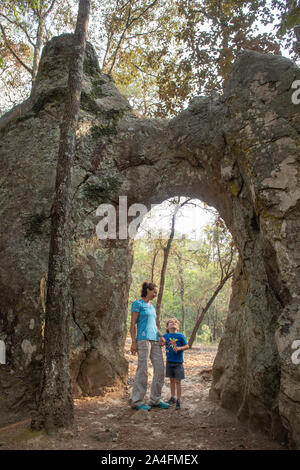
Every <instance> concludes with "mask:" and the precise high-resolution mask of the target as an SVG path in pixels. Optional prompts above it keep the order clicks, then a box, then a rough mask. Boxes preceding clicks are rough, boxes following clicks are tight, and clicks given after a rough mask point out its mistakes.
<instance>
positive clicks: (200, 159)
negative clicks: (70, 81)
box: [0, 35, 300, 448]
mask: <svg viewBox="0 0 300 470" xmlns="http://www.w3.org/2000/svg"><path fill="white" fill-rule="evenodd" d="M71 48H72V36H70V35H64V36H60V37H57V38H53V39H52V40H51V41H50V42H49V43H48V44H47V46H46V47H45V49H44V51H43V56H42V58H41V62H40V69H39V73H38V77H37V80H36V85H35V89H34V90H33V93H32V96H31V97H30V99H29V100H27V102H26V103H24V104H23V105H21V106H20V107H18V108H17V109H15V110H13V111H12V112H11V113H9V114H8V115H6V116H5V117H4V118H2V120H1V121H0V129H1V130H0V132H1V142H0V165H1V175H3V176H2V181H1V184H0V192H1V197H0V212H1V239H0V251H1V264H0V339H2V340H4V341H5V342H6V346H7V364H6V365H0V390H1V402H0V422H1V424H3V423H5V422H9V421H12V420H13V419H16V418H18V417H19V416H22V415H24V413H26V412H27V413H28V411H29V410H30V409H31V408H34V402H35V394H36V391H37V386H38V380H39V376H40V367H41V357H42V333H43V317H44V294H45V288H46V278H47V261H48V244H49V217H50V211H51V203H52V200H53V191H54V181H55V170H56V158H57V151H58V138H59V121H60V118H61V116H62V105H63V101H64V93H65V87H66V83H67V71H68V60H69V57H70V51H71ZM84 69H85V80H84V88H83V93H82V105H81V114H80V126H79V130H78V136H77V137H78V144H77V150H76V159H75V166H74V173H73V191H74V197H73V203H74V208H73V215H72V218H73V224H74V233H73V272H72V296H73V315H72V321H71V325H70V332H71V333H70V334H71V341H72V355H71V366H72V377H73V385H74V393H75V394H76V395H79V394H85V395H97V394H100V393H103V391H104V390H105V389H106V388H107V387H111V386H115V385H116V384H117V385H118V384H121V383H122V382H124V381H125V380H126V372H127V364H126V361H125V360H124V357H123V347H124V340H125V333H126V316H127V300H128V290H129V286H130V269H131V265H132V240H130V239H107V240H99V239H98V238H97V235H96V225H97V224H98V222H99V220H100V219H99V216H97V214H96V209H97V207H98V206H99V204H101V203H103V202H109V203H110V204H112V205H113V206H114V207H116V209H118V204H119V196H127V204H128V207H129V206H131V205H132V204H133V203H143V204H145V205H146V206H147V207H149V208H150V205H151V204H155V203H160V202H162V201H163V200H165V199H166V198H170V197H172V196H175V195H181V196H189V197H193V198H199V199H201V200H202V201H205V202H206V203H208V204H209V205H212V206H214V207H215V208H216V209H217V210H218V211H219V213H220V215H221V217H222V218H223V219H224V220H225V222H226V225H227V227H228V229H229V230H230V232H231V233H232V235H233V237H234V240H235V242H236V244H237V247H238V250H239V255H240V260H239V264H238V267H237V269H236V272H235V276H234V280H233V293H232V298H231V303H230V312H229V315H228V319H227V324H226V331H225V334H224V337H223V338H222V341H221V343H220V347H219V351H218V354H217V357H216V360H215V364H214V369H213V384H212V388H211V397H212V398H213V399H217V400H220V403H221V404H222V406H224V407H226V408H228V409H231V410H233V411H234V412H235V413H236V414H237V416H238V417H239V418H240V419H241V420H243V421H244V422H245V423H248V425H249V428H250V429H254V430H257V429H260V430H263V431H265V432H271V434H272V436H273V437H275V438H283V436H284V433H285V432H286V431H287V433H288V436H289V442H290V445H291V447H298V448H300V388H299V378H300V370H299V365H297V364H295V363H294V362H293V361H292V359H291V356H292V353H293V349H292V345H293V342H294V341H295V340H297V339H300V315H299V287H300V286H299V244H300V242H299V237H298V236H297V235H298V233H299V200H300V188H299V179H298V178H299V173H297V172H299V163H298V160H299V150H298V148H299V130H300V119H299V113H298V111H299V106H298V105H295V104H293V103H292V100H291V96H292V93H293V91H294V90H293V89H291V85H292V83H293V82H294V81H295V80H296V79H299V78H300V70H299V69H298V68H297V67H296V66H295V65H294V64H293V63H292V62H291V61H289V60H288V59H285V58H283V57H280V56H273V55H261V54H258V53H255V52H251V51H245V52H243V53H242V54H241V55H240V56H239V58H238V60H237V61H236V63H235V65H234V66H233V69H232V75H231V79H230V82H229V84H228V87H227V89H226V91H225V93H224V95H223V96H221V97H219V98H217V97H196V98H195V99H194V100H193V101H192V102H191V103H190V105H189V107H188V108H187V109H186V110H185V111H183V112H182V113H180V114H179V115H178V116H177V117H176V118H174V119H172V120H154V119H141V118H139V117H138V116H136V115H135V114H134V112H133V111H132V110H131V109H130V106H129V105H128V102H127V101H126V100H125V98H123V97H122V96H121V95H120V93H119V92H118V90H117V89H116V87H115V85H114V83H113V81H112V80H111V78H110V77H108V76H106V75H104V74H102V73H101V72H100V70H99V67H98V63H97V59H96V57H95V54H94V51H93V49H92V47H91V46H90V45H88V47H87V54H86V60H85V67H84ZM117 213H118V211H117ZM128 219H129V222H130V221H131V218H130V217H129V218H128Z"/></svg>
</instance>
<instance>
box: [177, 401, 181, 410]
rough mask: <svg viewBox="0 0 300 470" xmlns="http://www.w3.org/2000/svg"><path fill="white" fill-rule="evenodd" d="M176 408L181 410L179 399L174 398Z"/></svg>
mask: <svg viewBox="0 0 300 470" xmlns="http://www.w3.org/2000/svg"><path fill="white" fill-rule="evenodd" d="M176 410H181V402H180V400H179V399H177V400H176Z"/></svg>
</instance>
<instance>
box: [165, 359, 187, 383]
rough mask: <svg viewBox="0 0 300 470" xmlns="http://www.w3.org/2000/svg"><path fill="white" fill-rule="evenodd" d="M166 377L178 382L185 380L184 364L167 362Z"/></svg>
mask: <svg viewBox="0 0 300 470" xmlns="http://www.w3.org/2000/svg"><path fill="white" fill-rule="evenodd" d="M166 377H170V378H173V379H176V380H183V379H184V368H183V364H182V362H167V364H166Z"/></svg>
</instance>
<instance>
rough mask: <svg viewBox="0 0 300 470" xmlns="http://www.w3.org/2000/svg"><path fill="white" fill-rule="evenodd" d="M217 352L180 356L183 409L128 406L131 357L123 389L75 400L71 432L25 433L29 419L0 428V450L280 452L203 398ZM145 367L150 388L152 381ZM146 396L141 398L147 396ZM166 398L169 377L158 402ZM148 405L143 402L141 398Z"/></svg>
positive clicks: (280, 446) (196, 350)
mask: <svg viewBox="0 0 300 470" xmlns="http://www.w3.org/2000/svg"><path fill="white" fill-rule="evenodd" d="M215 355H216V348H214V347H204V346H199V345H198V346H195V347H194V348H193V349H191V350H189V351H186V352H185V353H184V366H185V376H186V379H185V380H184V381H183V382H182V409H181V410H175V407H174V405H173V406H172V407H170V408H169V409H167V410H164V409H157V408H152V409H151V410H150V411H149V412H148V411H144V410H139V411H136V410H133V409H131V408H130V404H129V403H130V392H131V388H132V384H133V381H134V376H135V370H136V366H137V356H132V355H131V354H130V341H127V342H126V348H125V357H126V359H127V360H128V362H129V375H128V385H127V388H126V389H125V391H124V390H123V391H115V392H111V393H109V394H107V395H105V396H104V397H89V398H87V397H85V398H81V399H76V400H74V403H75V422H74V427H73V429H72V430H65V431H60V432H59V433H58V434H57V435H56V436H54V437H49V436H48V435H46V434H45V433H44V432H32V431H30V430H29V425H30V420H29V419H28V420H26V421H22V422H18V423H14V424H11V425H9V426H6V427H3V428H0V450H2V449H3V450H17V449H18V450H44V449H49V450H110V451H113V450H190V449H192V450H199V451H200V450H221V449H224V450H233V449H236V450H242V449H250V450H283V449H286V447H285V445H284V444H281V443H279V442H275V441H272V440H270V439H268V438H267V437H266V436H263V435H261V434H253V433H249V432H248V431H247V429H246V428H245V427H243V426H242V425H241V424H240V423H238V422H237V420H236V418H235V416H234V415H232V414H231V413H229V412H228V411H226V410H224V409H222V408H221V407H220V406H219V405H217V404H216V403H212V402H211V401H210V400H209V399H208V392H209V388H210V385H211V368H212V365H213V361H214V358H215ZM152 372H153V369H152V366H150V368H149V381H148V395H147V397H148V396H149V388H150V387H149V386H150V384H151V379H152ZM147 397H146V398H147ZM169 397H170V389H169V379H166V380H165V386H164V387H163V392H162V398H163V399H164V400H168V399H169ZM146 402H147V399H146Z"/></svg>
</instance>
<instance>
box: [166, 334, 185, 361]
mask: <svg viewBox="0 0 300 470" xmlns="http://www.w3.org/2000/svg"><path fill="white" fill-rule="evenodd" d="M164 338H165V340H166V355H167V361H168V362H183V351H178V352H175V351H174V350H173V346H175V345H176V346H177V347H181V346H184V345H185V344H188V343H187V340H186V339H185V336H184V335H183V334H182V333H166V334H165V335H164Z"/></svg>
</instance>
